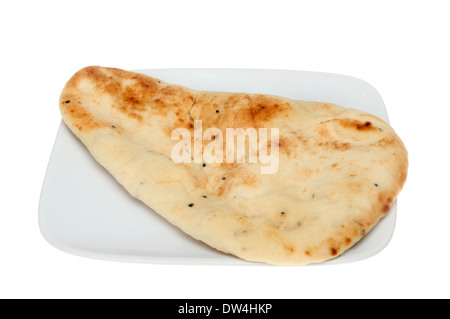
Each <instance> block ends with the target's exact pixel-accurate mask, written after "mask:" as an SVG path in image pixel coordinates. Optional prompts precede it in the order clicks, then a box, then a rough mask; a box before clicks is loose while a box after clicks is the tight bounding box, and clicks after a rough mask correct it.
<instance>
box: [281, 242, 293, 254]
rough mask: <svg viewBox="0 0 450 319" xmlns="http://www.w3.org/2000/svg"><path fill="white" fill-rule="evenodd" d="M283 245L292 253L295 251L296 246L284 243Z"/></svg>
mask: <svg viewBox="0 0 450 319" xmlns="http://www.w3.org/2000/svg"><path fill="white" fill-rule="evenodd" d="M283 246H284V249H286V250H287V251H289V253H290V254H292V253H294V251H295V248H294V247H292V245H287V244H284V245H283Z"/></svg>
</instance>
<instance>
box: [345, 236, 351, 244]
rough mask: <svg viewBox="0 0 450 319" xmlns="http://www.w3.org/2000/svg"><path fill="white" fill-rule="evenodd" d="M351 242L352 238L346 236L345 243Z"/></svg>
mask: <svg viewBox="0 0 450 319" xmlns="http://www.w3.org/2000/svg"><path fill="white" fill-rule="evenodd" d="M351 242H352V240H351V239H350V238H348V237H346V238H345V244H346V245H349V244H350V243H351Z"/></svg>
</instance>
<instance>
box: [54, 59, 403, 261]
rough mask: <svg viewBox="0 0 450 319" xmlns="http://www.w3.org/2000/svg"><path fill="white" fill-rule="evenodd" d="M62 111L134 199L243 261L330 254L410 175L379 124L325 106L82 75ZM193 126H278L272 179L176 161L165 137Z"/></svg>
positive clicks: (126, 76) (138, 77)
mask: <svg viewBox="0 0 450 319" xmlns="http://www.w3.org/2000/svg"><path fill="white" fill-rule="evenodd" d="M60 110H61V114H62V117H63V120H64V122H65V124H66V125H67V126H68V127H69V128H70V130H71V131H72V132H73V133H74V134H75V136H77V137H78V138H79V139H80V140H81V141H82V142H83V143H84V144H85V145H86V147H87V149H88V150H89V151H90V153H91V154H92V155H93V157H94V158H95V159H96V160H97V161H98V162H99V163H100V164H101V165H103V166H104V167H105V168H106V169H107V170H108V171H109V172H110V173H111V174H112V175H113V176H114V177H115V178H116V180H117V181H118V182H119V183H120V184H121V185H122V186H123V187H124V188H125V189H126V190H127V191H128V192H129V193H130V194H131V195H132V196H134V197H136V198H138V199H140V200H141V201H143V202H144V203H145V204H147V205H148V206H149V207H151V208H152V209H153V210H155V211H156V212H157V213H158V214H160V215H161V216H163V217H164V218H165V219H166V220H168V221H169V222H170V223H172V224H174V225H176V226H177V227H179V228H180V229H181V230H183V231H184V232H186V233H187V234H189V235H190V236H192V237H193V238H195V239H198V240H201V241H203V242H205V243H207V244H208V245H210V246H212V247H214V248H216V249H218V250H220V251H222V252H225V253H229V254H232V255H235V256H237V257H239V258H241V259H244V260H247V261H254V262H265V263H270V264H276V265H305V264H310V263H317V262H323V261H326V260H329V259H332V258H335V257H338V256H339V255H341V254H342V253H344V252H345V251H346V250H347V249H349V248H350V247H352V246H353V245H354V244H355V243H356V242H358V241H359V240H360V239H361V238H362V237H364V236H365V235H366V234H367V233H368V232H369V231H370V230H371V229H372V228H373V227H374V226H375V225H376V224H377V222H378V221H379V220H380V219H381V218H382V217H383V216H385V215H386V214H387V213H388V212H389V210H390V207H391V205H392V203H393V201H394V200H395V199H396V197H397V196H398V194H399V192H400V191H401V189H402V187H403V185H404V183H405V180H406V176H407V169H408V159H407V151H406V149H405V147H404V145H403V143H402V141H401V140H400V138H399V137H398V136H397V135H396V133H395V132H394V130H393V129H392V128H391V127H390V126H389V125H388V124H387V123H385V122H384V121H383V120H381V119H379V118H377V117H375V116H373V115H370V114H367V113H365V112H362V111H358V110H355V109H347V108H344V107H342V106H338V105H334V104H330V103H321V102H306V101H296V100H291V99H288V98H284V97H279V96H272V95H264V94H246V93H226V92H207V91H199V90H194V89H189V88H186V87H182V86H178V85H175V84H169V83H165V82H163V81H161V80H158V79H155V78H152V77H149V76H146V75H143V74H139V73H134V72H129V71H125V70H120V69H114V68H103V67H86V68H84V69H82V70H80V71H78V72H77V73H76V74H75V75H73V77H72V78H71V79H70V80H69V81H68V82H67V84H66V86H65V87H64V89H63V91H62V94H61V98H60ZM195 120H202V124H203V129H204V130H205V129H207V128H212V127H216V128H219V129H220V130H222V131H223V132H225V131H226V128H244V129H246V128H250V127H252V128H256V129H258V128H279V170H278V171H277V172H276V173H275V174H261V173H260V167H261V165H263V164H260V163H256V164H254V163H253V164H252V163H223V164H215V163H213V164H207V165H206V164H205V163H181V164H175V163H174V162H173V161H172V159H171V149H172V147H173V146H174V145H175V144H176V143H177V141H173V140H171V133H172V131H173V130H174V129H176V128H186V129H188V130H189V131H190V132H193V130H194V121H195ZM192 134H193V133H192ZM204 146H205V145H204Z"/></svg>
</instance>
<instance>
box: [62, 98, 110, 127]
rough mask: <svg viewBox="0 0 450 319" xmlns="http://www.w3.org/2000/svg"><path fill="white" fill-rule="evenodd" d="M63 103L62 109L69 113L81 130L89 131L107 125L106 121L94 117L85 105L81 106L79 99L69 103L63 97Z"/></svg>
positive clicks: (69, 116) (74, 123)
mask: <svg viewBox="0 0 450 319" xmlns="http://www.w3.org/2000/svg"><path fill="white" fill-rule="evenodd" d="M61 103H62V104H63V105H62V108H61V111H62V112H64V113H66V114H67V117H68V118H69V119H70V120H71V122H72V124H73V125H74V126H75V127H76V128H77V129H78V130H79V131H84V132H89V131H91V130H92V129H95V128H98V127H102V126H105V125H107V124H105V123H104V122H102V121H100V120H98V119H96V118H94V116H93V115H92V113H91V112H89V111H88V110H87V109H86V108H85V107H83V106H81V105H80V103H79V102H78V101H73V100H72V101H71V103H70V104H69V103H66V102H65V101H64V99H63V101H62V102H61Z"/></svg>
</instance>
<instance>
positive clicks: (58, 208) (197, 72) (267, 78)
mask: <svg viewBox="0 0 450 319" xmlns="http://www.w3.org/2000/svg"><path fill="white" fill-rule="evenodd" d="M138 72H142V73H146V74H148V75H150V76H153V77H156V78H160V79H162V80H164V81H166V82H169V83H173V84H179V85H184V86H187V87H189V88H193V89H198V90H216V91H231V92H249V93H250V92H253V93H266V94H275V95H281V96H285V97H289V98H292V99H299V100H314V101H323V102H331V103H335V104H339V105H343V106H346V107H352V108H357V109H360V110H363V111H366V112H369V113H372V114H374V115H376V116H378V117H380V118H382V119H384V120H385V121H388V116H387V112H386V108H385V106H384V103H383V101H382V99H381V97H380V95H379V94H378V92H377V91H376V90H375V89H374V88H373V87H372V86H371V85H369V84H367V83H366V82H364V81H361V80H359V79H356V78H353V77H349V76H343V75H337V74H329V73H316V72H301V71H280V70H247V69H155V70H140V71H138ZM57 110H58V107H57V105H55V112H57ZM396 210H397V203H396V202H395V203H394V205H393V206H392V209H391V211H390V212H389V214H388V215H387V216H386V217H385V218H383V219H382V220H381V221H380V222H379V224H378V225H377V226H376V227H375V228H374V229H373V230H372V231H371V232H370V233H369V234H368V235H367V236H366V237H365V238H363V239H362V240H361V241H360V242H359V243H358V244H356V245H355V246H354V247H353V248H351V249H349V250H348V251H347V252H345V253H344V254H343V255H342V256H340V257H338V258H336V259H334V260H331V261H328V262H326V263H325V264H336V263H343V262H353V261H357V260H362V259H365V258H367V257H370V256H373V255H375V254H376V253H378V252H379V251H381V250H382V249H383V248H384V247H385V246H386V245H387V244H388V243H389V241H390V239H391V237H392V234H393V232H394V228H395V220H396ZM39 224H40V228H41V232H42V234H43V236H44V237H45V238H46V239H47V241H48V242H49V243H51V244H52V245H53V246H55V247H57V248H59V249H61V250H63V251H66V252H68V253H72V254H76V255H81V256H86V257H94V258H100V259H108V260H119V261H133V262H148V263H170V264H231V265H252V264H253V263H248V262H245V261H242V260H239V259H237V258H235V257H233V256H229V255H226V254H223V253H221V252H218V251H216V250H214V249H212V248H210V247H209V246H207V245H205V244H203V243H201V242H199V241H196V240H194V239H192V238H191V237H189V236H188V235H186V234H184V233H183V232H182V231H180V230H178V229H177V228H176V227H174V226H172V225H171V224H169V223H168V222H166V221H165V220H164V219H163V218H161V217H160V216H159V215H157V214H156V213H155V212H154V211H152V210H151V209H150V208H148V207H147V206H145V205H144V204H143V203H141V202H140V201H138V200H136V199H134V198H133V197H131V196H130V195H129V194H128V193H127V192H126V191H125V190H124V189H123V188H122V186H120V185H119V184H118V183H117V182H116V181H115V180H114V178H113V177H112V176H111V175H110V174H109V173H108V172H107V171H106V170H105V169H104V168H103V167H102V166H100V165H99V164H98V163H97V162H96V161H95V160H94V159H93V158H92V157H91V155H90V154H89V152H88V151H87V149H86V148H85V147H84V145H83V144H82V143H81V142H80V141H79V140H78V139H77V138H76V137H75V136H74V135H72V133H71V132H70V131H69V129H68V128H67V127H66V126H65V125H64V124H63V123H61V126H60V128H59V131H58V135H57V137H56V141H55V145H54V148H53V152H52V155H51V158H50V162H49V166H48V169H47V174H46V177H45V181H44V185H43V188H42V193H41V200H40V205H39Z"/></svg>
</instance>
